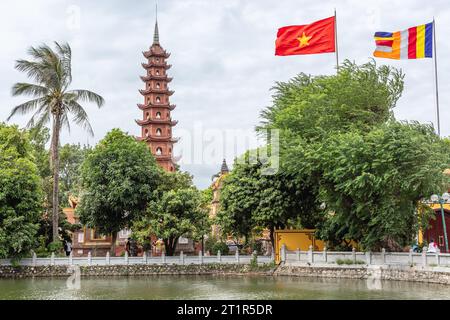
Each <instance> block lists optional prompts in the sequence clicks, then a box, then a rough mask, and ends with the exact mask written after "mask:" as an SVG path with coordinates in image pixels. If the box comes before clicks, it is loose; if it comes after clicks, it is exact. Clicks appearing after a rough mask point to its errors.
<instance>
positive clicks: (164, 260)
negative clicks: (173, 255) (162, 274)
mask: <svg viewBox="0 0 450 320" xmlns="http://www.w3.org/2000/svg"><path fill="white" fill-rule="evenodd" d="M161 260H162V263H163V264H165V263H166V252H165V251H163V252H161Z"/></svg>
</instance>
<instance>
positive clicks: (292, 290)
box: [0, 270, 450, 300]
mask: <svg viewBox="0 0 450 320" xmlns="http://www.w3.org/2000/svg"><path fill="white" fill-rule="evenodd" d="M374 271H376V270H374ZM379 276H380V277H381V275H377V273H376V272H374V273H372V277H371V278H370V279H367V280H356V279H334V278H329V279H326V278H304V277H287V276H286V277H257V276H252V277H249V276H239V277H238V276H148V277H108V278H106V277H105V278H85V277H82V278H81V282H80V287H79V289H77V288H73V287H70V288H68V287H67V279H65V278H61V279H57V278H53V279H52V278H35V279H17V280H0V299H133V300H137V299H176V300H183V299H223V300H227V299H239V300H240V299H251V300H252V299H255V300H258V299H259V300H261V299H439V298H441V299H444V298H445V297H450V286H445V285H438V284H424V283H412V282H404V281H384V280H381V279H380V277H379ZM369 280H370V281H369ZM436 292H439V295H436Z"/></svg>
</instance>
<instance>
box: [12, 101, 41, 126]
mask: <svg viewBox="0 0 450 320" xmlns="http://www.w3.org/2000/svg"><path fill="white" fill-rule="evenodd" d="M44 102H45V98H37V99H33V100H30V101H27V102H25V103H22V104H20V105H18V106H16V107H14V108H13V109H12V111H11V114H10V115H9V117H8V118H7V121H9V120H11V118H12V117H13V116H14V115H16V114H17V113H19V114H27V113H28V112H30V111H33V110H35V109H36V108H38V107H39V106H40V105H41V104H42V103H44Z"/></svg>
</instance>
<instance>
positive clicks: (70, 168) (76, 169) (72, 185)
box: [59, 144, 92, 206]
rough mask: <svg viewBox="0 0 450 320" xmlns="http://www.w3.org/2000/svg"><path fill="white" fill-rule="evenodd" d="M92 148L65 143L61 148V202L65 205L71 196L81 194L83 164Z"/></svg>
mask: <svg viewBox="0 0 450 320" xmlns="http://www.w3.org/2000/svg"><path fill="white" fill-rule="evenodd" d="M91 150H92V149H91V148H90V147H88V146H83V147H82V146H81V145H80V144H65V145H64V146H62V147H61V148H60V150H59V155H60V170H59V176H60V192H61V201H60V202H61V203H62V204H63V206H67V204H68V203H69V196H75V197H77V196H79V194H80V191H81V190H80V189H81V185H80V184H81V181H80V180H81V165H82V163H83V161H84V160H85V159H86V157H87V155H88V154H89V152H90V151H91Z"/></svg>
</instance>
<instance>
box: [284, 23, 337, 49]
mask: <svg viewBox="0 0 450 320" xmlns="http://www.w3.org/2000/svg"><path fill="white" fill-rule="evenodd" d="M334 19H335V17H334V16H333V17H330V18H326V19H323V20H319V21H316V22H313V23H311V24H307V25H302V26H287V27H282V28H280V29H278V34H277V41H276V43H275V46H276V48H275V55H276V56H290V55H296V54H312V53H326V52H335V51H336V46H335V39H334V35H335V29H334V28H335V20H334Z"/></svg>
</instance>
